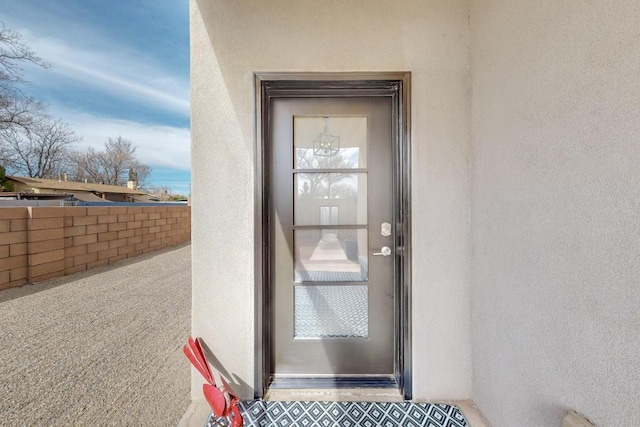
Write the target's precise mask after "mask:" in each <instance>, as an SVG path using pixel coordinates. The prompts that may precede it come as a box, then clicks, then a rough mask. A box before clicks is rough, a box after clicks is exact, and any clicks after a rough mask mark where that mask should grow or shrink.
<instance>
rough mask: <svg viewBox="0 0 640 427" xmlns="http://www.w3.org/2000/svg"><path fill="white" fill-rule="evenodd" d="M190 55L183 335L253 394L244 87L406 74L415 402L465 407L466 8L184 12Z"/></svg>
mask: <svg viewBox="0 0 640 427" xmlns="http://www.w3.org/2000/svg"><path fill="white" fill-rule="evenodd" d="M191 50H192V75H191V79H192V80H191V81H192V104H191V106H192V141H193V146H192V167H193V188H192V196H193V226H194V233H193V236H192V250H193V325H192V326H193V328H192V329H193V333H194V334H195V335H198V336H201V337H203V338H204V339H205V341H206V342H207V343H208V344H209V345H210V346H211V347H212V349H213V352H214V353H215V355H216V357H217V358H218V359H219V361H220V362H221V364H222V365H223V366H224V367H225V369H226V370H227V371H228V372H229V373H232V374H234V375H236V376H237V378H236V379H237V381H236V382H237V383H239V384H240V385H241V387H242V384H244V387H243V389H242V390H241V393H242V394H243V396H244V397H251V396H252V395H253V391H252V390H251V386H250V385H252V384H253V381H254V378H253V375H254V370H253V369H254V334H255V330H254V309H255V307H254V275H253V254H254V247H253V245H254V234H253V224H254V216H253V215H254V206H253V197H254V176H253V170H254V163H253V161H254V136H255V129H254V102H255V100H254V90H253V73H254V72H256V71H410V72H411V73H412V75H411V83H412V93H411V97H412V105H411V108H412V123H413V125H412V129H411V135H412V181H413V190H412V204H413V205H412V206H413V214H414V215H413V230H414V233H413V259H414V266H413V276H412V278H413V290H412V292H413V319H412V321H413V328H414V335H413V345H414V350H413V357H414V362H413V373H414V374H413V375H414V378H413V379H414V397H415V398H416V399H420V400H424V399H466V398H470V397H471V357H470V354H471V349H470V310H469V304H470V303H469V263H470V258H469V257H470V255H469V188H468V183H469V177H468V168H467V162H468V146H469V139H470V134H469V127H468V123H469V96H470V91H469V31H468V8H467V2H466V1H447V2H442V1H426V2H425V1H418V0H416V1H402V2H388V1H382V0H374V1H351V2H344V1H338V0H332V1H322V2H317V1H293V0H286V1H285V0H276V1H269V2H265V1H234V2H229V1H213V0H210V1H206V0H191ZM193 384H194V387H193V398H194V399H201V390H200V387H199V384H200V381H199V379H197V378H196V377H194V381H193Z"/></svg>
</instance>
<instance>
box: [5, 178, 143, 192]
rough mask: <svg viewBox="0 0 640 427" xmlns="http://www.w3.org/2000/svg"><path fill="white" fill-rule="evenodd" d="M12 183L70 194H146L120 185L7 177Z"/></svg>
mask: <svg viewBox="0 0 640 427" xmlns="http://www.w3.org/2000/svg"><path fill="white" fill-rule="evenodd" d="M7 178H8V179H10V180H12V181H17V182H21V183H23V184H25V185H28V186H30V187H34V188H45V189H50V190H60V191H68V192H70V193H73V192H78V191H88V192H92V193H114V194H140V195H142V194H146V193H145V192H144V191H140V190H133V189H131V188H127V187H124V186H119V185H106V184H92V183H85V182H73V181H57V180H55V179H42V178H27V177H22V176H7Z"/></svg>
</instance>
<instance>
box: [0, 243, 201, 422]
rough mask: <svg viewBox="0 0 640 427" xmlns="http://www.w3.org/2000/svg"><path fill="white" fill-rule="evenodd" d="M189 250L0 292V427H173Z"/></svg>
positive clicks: (185, 379) (184, 398) (183, 367)
mask: <svg viewBox="0 0 640 427" xmlns="http://www.w3.org/2000/svg"><path fill="white" fill-rule="evenodd" d="M190 249H191V247H190V246H189V245H186V246H179V247H177V248H175V247H174V248H172V249H168V250H164V251H161V252H155V253H151V254H147V255H143V256H141V257H138V258H134V259H131V260H127V261H123V262H121V263H118V264H115V265H112V266H108V267H102V268H98V269H94V270H91V271H87V272H82V273H78V274H74V275H71V276H66V277H62V278H58V279H53V280H49V281H47V282H44V283H42V284H38V285H27V286H22V287H20V288H14V289H8V290H5V291H2V292H0V343H1V344H0V426H11V427H13V426H175V425H176V424H177V423H178V421H179V420H180V417H181V416H182V414H183V413H184V412H185V410H186V409H187V407H188V405H189V402H190V399H189V380H190V377H189V361H188V360H187V359H186V357H184V355H183V354H182V345H183V344H184V343H186V341H187V337H188V336H189V323H190V313H191V310H190V307H191V253H190Z"/></svg>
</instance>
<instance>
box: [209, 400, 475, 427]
mask: <svg viewBox="0 0 640 427" xmlns="http://www.w3.org/2000/svg"><path fill="white" fill-rule="evenodd" d="M240 411H241V412H242V415H243V418H244V426H245V427H266V426H277V427H360V426H364V427H378V426H382V427H469V424H468V423H467V421H466V420H465V418H464V416H463V415H462V412H460V409H458V408H457V407H456V406H453V405H440V404H432V403H413V402H273V401H262V400H252V401H244V402H240ZM215 425H216V424H215V423H214V420H213V418H211V417H210V418H209V421H208V422H207V425H206V427H212V426H215Z"/></svg>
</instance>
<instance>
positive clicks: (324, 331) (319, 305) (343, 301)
mask: <svg viewBox="0 0 640 427" xmlns="http://www.w3.org/2000/svg"><path fill="white" fill-rule="evenodd" d="M294 293H295V308H294V310H295V325H294V336H295V338H367V336H368V335H369V302H368V290H367V286H366V285H330V286H302V285H298V286H296V287H295V291H294Z"/></svg>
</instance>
